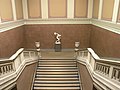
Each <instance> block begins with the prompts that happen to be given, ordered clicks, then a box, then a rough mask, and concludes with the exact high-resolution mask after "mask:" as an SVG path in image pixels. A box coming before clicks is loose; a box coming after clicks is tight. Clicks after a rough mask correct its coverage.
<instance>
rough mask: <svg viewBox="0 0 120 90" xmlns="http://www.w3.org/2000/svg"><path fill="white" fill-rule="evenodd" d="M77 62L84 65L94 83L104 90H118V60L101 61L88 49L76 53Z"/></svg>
mask: <svg viewBox="0 0 120 90" xmlns="http://www.w3.org/2000/svg"><path fill="white" fill-rule="evenodd" d="M77 61H78V62H79V63H84V64H85V65H86V67H87V68H88V70H89V72H90V75H91V77H92V79H93V81H94V83H96V84H97V85H99V86H101V87H102V88H103V89H104V90H109V89H110V90H120V60H113V59H101V58H100V57H99V56H98V55H97V54H96V53H95V52H94V51H93V50H92V49H91V48H88V49H87V50H84V51H79V52H78V55H77ZM98 82H99V83H98Z"/></svg>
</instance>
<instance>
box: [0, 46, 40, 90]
mask: <svg viewBox="0 0 120 90" xmlns="http://www.w3.org/2000/svg"><path fill="white" fill-rule="evenodd" d="M37 60H38V55H37V52H36V51H35V50H34V51H33V50H25V49H24V48H20V49H19V50H18V51H17V52H16V53H15V54H13V55H12V56H11V57H10V58H8V59H1V60H0V86H1V89H5V88H6V87H7V88H8V87H9V86H8V84H9V85H12V83H13V82H15V81H16V80H17V78H18V77H19V75H20V73H21V72H22V71H23V69H24V68H25V66H26V65H29V64H32V63H35V62H37ZM7 90H8V89H7Z"/></svg>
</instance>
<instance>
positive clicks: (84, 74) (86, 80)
mask: <svg viewBox="0 0 120 90" xmlns="http://www.w3.org/2000/svg"><path fill="white" fill-rule="evenodd" d="M77 66H78V68H79V72H80V80H81V83H82V88H83V90H93V81H92V78H91V76H90V74H89V72H88V70H87V68H86V66H85V65H83V64H80V63H77Z"/></svg>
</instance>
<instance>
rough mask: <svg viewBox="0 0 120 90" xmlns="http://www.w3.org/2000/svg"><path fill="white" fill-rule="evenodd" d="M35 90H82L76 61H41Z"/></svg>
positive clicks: (37, 71)
mask: <svg viewBox="0 0 120 90" xmlns="http://www.w3.org/2000/svg"><path fill="white" fill-rule="evenodd" d="M33 89H34V90H80V81H79V76H78V68H77V66H76V60H75V59H47V60H46V59H42V60H39V62H38V66H37V70H36V75H35V80H34V87H33Z"/></svg>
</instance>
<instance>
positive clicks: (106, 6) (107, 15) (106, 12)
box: [102, 0, 114, 20]
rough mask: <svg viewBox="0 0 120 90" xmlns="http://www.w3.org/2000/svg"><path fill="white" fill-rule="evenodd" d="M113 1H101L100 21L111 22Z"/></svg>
mask: <svg viewBox="0 0 120 90" xmlns="http://www.w3.org/2000/svg"><path fill="white" fill-rule="evenodd" d="M113 8H114V0H103V8H102V19H104V20H112V15H113Z"/></svg>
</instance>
